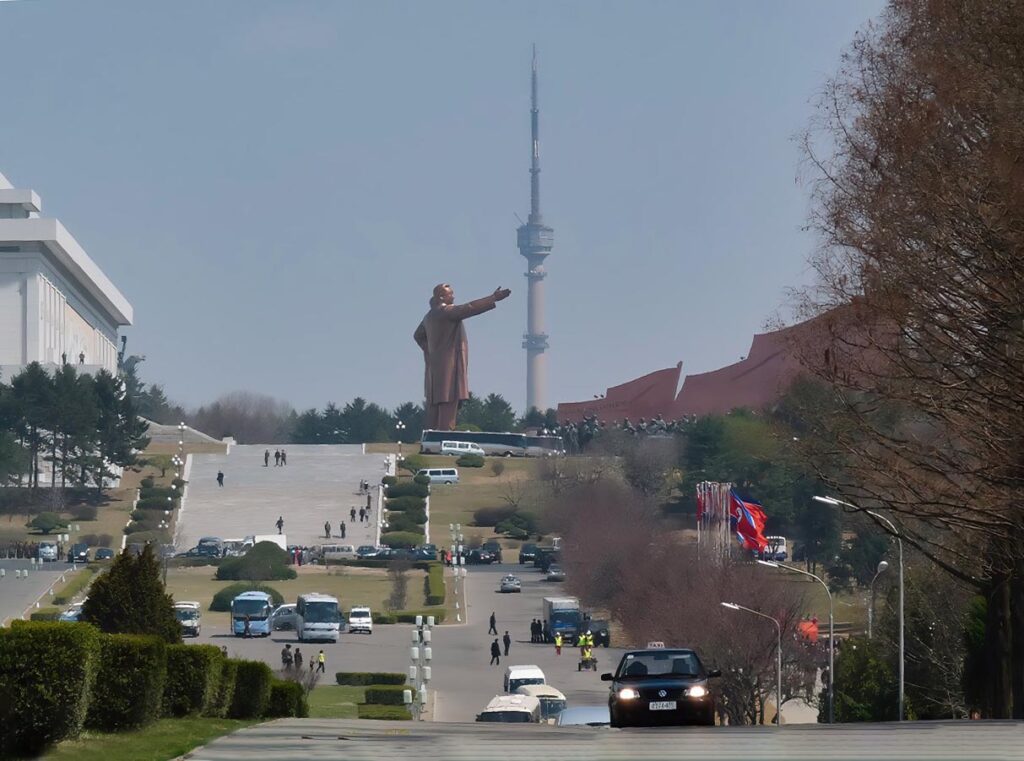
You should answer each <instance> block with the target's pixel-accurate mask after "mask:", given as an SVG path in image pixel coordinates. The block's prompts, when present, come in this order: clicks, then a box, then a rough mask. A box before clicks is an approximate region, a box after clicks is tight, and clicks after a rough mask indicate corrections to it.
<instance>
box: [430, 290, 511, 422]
mask: <svg viewBox="0 0 1024 761" xmlns="http://www.w3.org/2000/svg"><path fill="white" fill-rule="evenodd" d="M496 303H497V299H495V297H494V296H485V297H484V298H482V299H476V300H475V301H470V302H469V303H468V304H435V305H433V306H431V308H430V311H429V312H427V314H426V315H425V316H424V318H423V321H422V322H420V324H419V327H418V328H416V332H415V333H413V339H414V340H415V341H416V343H417V344H419V347H420V348H421V349H422V350H423V359H424V362H425V363H426V373H425V376H424V394H425V398H426V403H427V407H430V406H431V405H435V404H444V403H447V402H458V401H461V400H463V399H468V398H469V343H468V341H467V340H466V329H465V327H463V325H462V321H463V320H465V319H466V318H467V317H474V316H476V315H478V314H483V313H484V312H489V311H490V310H492V309H494V307H495V304H496Z"/></svg>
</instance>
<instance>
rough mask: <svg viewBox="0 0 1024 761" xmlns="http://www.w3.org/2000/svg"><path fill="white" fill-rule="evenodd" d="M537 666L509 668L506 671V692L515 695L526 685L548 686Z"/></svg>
mask: <svg viewBox="0 0 1024 761" xmlns="http://www.w3.org/2000/svg"><path fill="white" fill-rule="evenodd" d="M547 683H548V680H547V679H545V678H544V672H543V671H541V670H540V668H538V667H537V666H509V667H508V668H507V669H505V692H508V693H513V692H515V691H516V690H518V689H519V688H520V687H522V686H523V685H526V684H547Z"/></svg>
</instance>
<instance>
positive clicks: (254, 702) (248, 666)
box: [229, 661, 274, 719]
mask: <svg viewBox="0 0 1024 761" xmlns="http://www.w3.org/2000/svg"><path fill="white" fill-rule="evenodd" d="M273 681H274V672H273V671H271V670H270V666H268V665H267V664H265V663H263V662H262V661H238V668H237V670H236V672H235V694H234V695H233V696H232V698H231V710H230V711H229V715H230V717H231V718H232V719H258V718H259V717H260V716H263V714H265V713H266V711H267V705H268V704H269V703H270V686H271V684H272V683H273Z"/></svg>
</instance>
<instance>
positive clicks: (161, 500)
mask: <svg viewBox="0 0 1024 761" xmlns="http://www.w3.org/2000/svg"><path fill="white" fill-rule="evenodd" d="M177 506H178V500H176V499H171V500H168V499H167V497H148V498H146V499H140V500H139V501H138V502H136V503H135V507H137V508H139V509H140V510H173V509H174V508H176V507H177Z"/></svg>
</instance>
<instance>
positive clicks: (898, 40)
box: [802, 0, 1024, 718]
mask: <svg viewBox="0 0 1024 761" xmlns="http://www.w3.org/2000/svg"><path fill="white" fill-rule="evenodd" d="M1022 39H1024V6H1021V5H1020V4H1019V3H1017V2H1014V1H1013V0H991V2H986V3H978V4H975V3H964V2H960V1H959V0H892V2H891V3H890V5H889V7H888V9H887V11H886V12H885V14H884V16H883V18H882V21H881V23H880V24H879V25H878V26H873V27H869V28H868V29H867V30H866V31H865V32H864V33H862V34H859V35H858V36H857V37H856V38H855V40H854V42H853V44H852V46H851V48H850V50H849V52H848V53H847V55H846V56H845V58H844V62H843V66H842V68H841V70H840V71H839V72H838V74H837V75H836V76H835V77H834V78H833V79H832V80H831V81H830V82H829V83H828V84H827V86H826V88H825V91H824V94H823V97H822V101H821V107H820V110H819V118H818V119H817V120H816V122H815V123H814V124H813V125H812V128H811V129H810V130H809V132H808V135H807V138H806V141H805V146H806V155H807V157H808V161H809V165H810V167H811V171H812V174H813V183H814V185H813V187H814V202H815V204H814V215H813V218H812V224H813V225H814V226H815V227H816V228H817V230H818V231H819V232H820V233H821V236H822V240H823V247H822V249H821V251H820V252H819V254H818V255H817V256H816V258H815V259H814V260H813V265H814V267H815V269H816V271H817V275H818V278H817V283H816V285H815V287H814V288H813V289H811V290H809V291H807V292H805V293H803V294H802V304H803V306H804V308H805V309H806V310H807V312H808V313H810V314H818V313H820V312H822V311H824V310H831V311H829V312H828V314H827V315H825V316H822V317H820V318H819V319H818V321H817V322H816V323H815V326H816V330H817V333H816V336H815V338H814V340H811V341H808V342H806V345H805V346H804V351H805V363H806V365H807V367H808V369H809V370H810V371H811V373H813V374H814V375H816V376H817V377H818V378H820V379H822V380H824V381H825V382H826V383H827V384H828V389H829V394H828V396H827V403H828V406H827V410H826V411H825V413H824V414H819V415H817V416H816V417H815V416H813V415H811V416H809V418H808V419H809V420H810V421H811V422H810V423H809V426H808V428H809V430H808V436H807V439H806V440H807V442H808V445H809V450H808V454H809V456H811V457H813V459H814V461H815V462H816V464H817V466H818V469H819V472H820V474H821V476H822V478H823V479H824V480H826V482H828V483H830V484H831V485H832V487H833V488H834V489H836V490H839V491H840V492H842V493H843V494H844V495H846V496H847V498H848V499H851V501H854V502H857V503H858V504H861V505H862V506H864V507H872V508H875V509H883V510H886V511H889V512H890V514H891V515H892V516H893V518H894V520H895V521H896V522H897V523H898V525H899V531H900V534H901V535H902V537H903V538H904V541H905V542H908V543H910V544H912V545H914V546H916V547H917V548H918V549H919V550H920V551H921V552H922V553H924V554H925V555H926V556H927V557H929V558H930V559H931V560H932V562H934V563H936V564H938V565H939V566H940V567H941V568H943V569H944V570H945V571H947V572H948V573H949V574H951V575H953V576H955V577H957V578H959V579H960V580H962V581H964V582H966V583H969V584H971V585H973V586H974V587H975V588H976V589H978V590H980V591H982V592H983V593H984V594H985V596H986V598H987V600H988V621H987V622H986V637H987V642H986V645H987V647H986V652H987V653H988V654H989V658H990V660H989V663H988V668H987V671H988V674H987V679H986V681H987V683H988V685H989V694H988V697H987V706H986V713H987V715H989V716H992V717H997V718H1007V717H1010V716H1013V717H1014V718H1024V541H1022V540H1024V499H1022V497H1024V440H1022V436H1024V434H1022V433H1021V427H1020V420H1021V413H1022V411H1024V373H1022V372H1021V362H1022V359H1024V257H1021V255H1020V252H1021V251H1022V250H1024V204H1022V203H1021V200H1022V197H1024V178H1022V173H1021V171H1020V156H1022V155H1024V122H1022V121H1021V119H1020V103H1021V102H1022V100H1024V78H1022V76H1021V72H1022V71H1024V45H1022V44H1021V40H1022ZM819 146H825V149H824V151H822V150H819Z"/></svg>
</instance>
